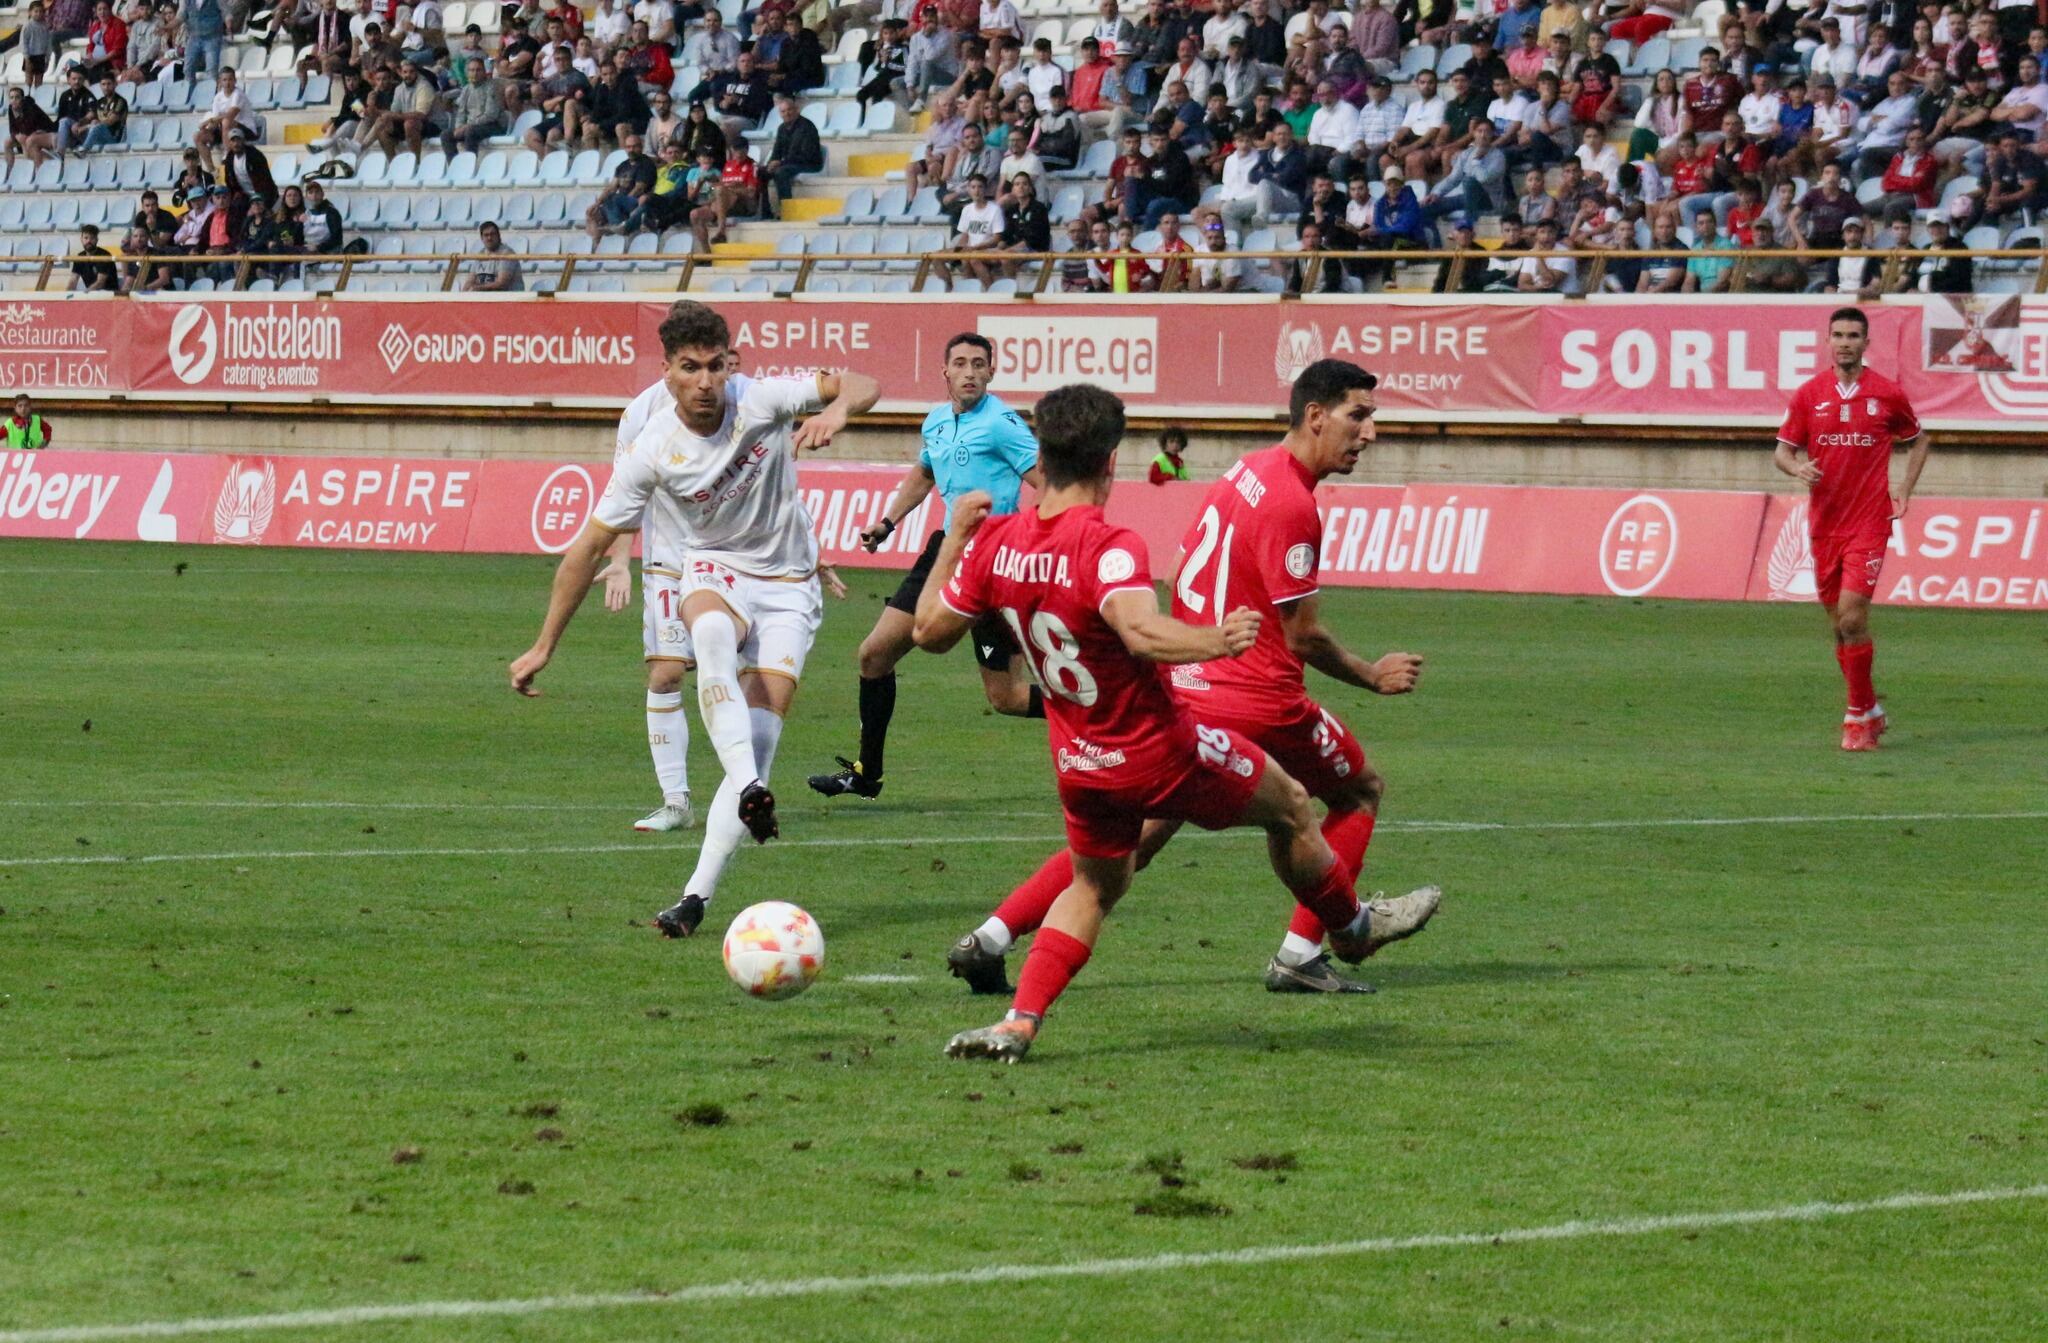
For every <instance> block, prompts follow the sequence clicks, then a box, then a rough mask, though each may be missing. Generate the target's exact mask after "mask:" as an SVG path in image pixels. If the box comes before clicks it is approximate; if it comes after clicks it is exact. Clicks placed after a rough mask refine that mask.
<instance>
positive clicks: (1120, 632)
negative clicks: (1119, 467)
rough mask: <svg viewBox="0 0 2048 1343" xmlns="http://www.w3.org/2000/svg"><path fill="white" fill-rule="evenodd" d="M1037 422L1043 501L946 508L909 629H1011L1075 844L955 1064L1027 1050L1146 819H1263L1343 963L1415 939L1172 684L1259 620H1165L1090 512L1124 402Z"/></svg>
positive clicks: (1132, 548)
mask: <svg viewBox="0 0 2048 1343" xmlns="http://www.w3.org/2000/svg"><path fill="white" fill-rule="evenodd" d="M1037 421H1038V424H1037V428H1038V440H1039V466H1040V469H1041V470H1042V471H1043V472H1044V477H1045V485H1046V489H1045V493H1044V494H1043V495H1042V496H1041V497H1040V499H1039V502H1038V503H1037V505H1036V506H1035V507H1034V508H1031V509H1028V510H1026V511H1024V512H1021V513H1015V514H1011V515H1010V516H1008V517H1002V518H995V519H990V518H989V517H988V502H989V501H988V498H987V496H986V495H981V494H968V495H964V496H962V497H961V499H960V500H958V501H957V502H955V504H954V506H953V526H952V530H951V531H949V532H948V533H947V536H946V541H945V544H944V546H943V547H942V548H941V549H940V551H939V556H938V560H937V561H936V563H935V564H934V565H933V568H932V573H931V577H930V578H929V579H928V580H926V583H925V589H924V592H923V594H922V595H921V596H920V597H919V599H918V604H917V618H916V623H915V627H914V631H913V634H914V637H915V639H916V641H917V643H918V646H919V647H921V648H926V649H930V650H932V651H935V652H944V651H945V650H946V649H947V648H948V647H950V646H951V645H952V644H954V643H956V642H958V640H959V639H960V638H961V636H963V635H964V634H966V633H967V632H968V631H969V630H970V629H971V628H973V626H974V623H975V621H977V620H979V619H981V618H982V617H983V616H986V615H989V614H991V613H995V614H999V615H1001V617H1002V618H1003V619H1004V620H1005V621H1006V622H1008V623H1009V625H1010V627H1011V632H1012V633H1013V634H1014V635H1016V636H1017V642H1018V644H1019V645H1020V646H1021V647H1022V648H1023V649H1024V655H1025V659H1026V661H1027V662H1028V663H1029V664H1030V666H1031V669H1032V671H1033V672H1034V673H1035V674H1036V675H1037V677H1038V679H1039V683H1040V685H1041V686H1042V687H1043V688H1044V691H1045V709H1046V719H1047V729H1048V735H1049V738H1050V745H1051V748H1052V755H1053V761H1054V765H1055V768H1056V770H1057V772H1058V778H1059V792H1060V805H1061V808H1062V810H1063V811H1064V812H1065V815H1066V829H1067V846H1068V848H1069V849H1071V850H1072V851H1073V854H1074V864H1073V866H1074V874H1073V880H1072V883H1071V884H1070V885H1069V886H1068V887H1067V888H1066V890H1064V891H1063V892H1061V894H1060V896H1059V898H1058V899H1056V900H1055V901H1054V902H1053V904H1052V908H1051V910H1050V911H1049V912H1048V913H1047V915H1046V918H1045V924H1044V926H1043V927H1042V928H1041V929H1040V930H1039V933H1038V936H1037V938H1036V939H1035V940H1034V941H1033V942H1032V944H1031V954H1030V956H1029V957H1027V958H1026V960H1025V962H1024V971H1023V973H1022V974H1021V975H1019V976H1018V984H1017V997H1016V1000H1015V1002H1014V1003H1013V1004H1012V1006H1011V1009H1010V1012H1009V1013H1008V1015H1006V1016H1005V1017H1004V1018H1003V1020H1002V1021H1000V1022H998V1023H996V1024H995V1025H993V1026H989V1027H985V1028H983V1029H981V1030H973V1031H965V1032H963V1033H961V1034H959V1035H957V1036H955V1037H953V1040H952V1042H951V1043H950V1044H948V1045H947V1046H946V1052H947V1053H948V1054H950V1055H952V1056H953V1057H956V1058H995V1059H1003V1060H1006V1061H1015V1060H1017V1059H1020V1058H1022V1057H1023V1056H1024V1054H1025V1052H1026V1051H1027V1050H1029V1049H1030V1047H1031V1042H1032V1040H1033V1039H1034V1038H1035V1037H1036V1036H1037V1033H1038V1027H1039V1023H1040V1022H1041V1021H1042V1020H1043V1019H1044V1016H1045V1012H1046V1009H1047V1008H1048V1007H1050V1006H1051V1004H1052V1002H1053V1000H1054V999H1056V998H1058V997H1059V995H1060V993H1061V992H1062V991H1063V990H1064V989H1065V988H1066V986H1067V984H1068V982H1069V981H1071V980H1072V979H1073V977H1074V975H1075V974H1076V973H1078V972H1079V971H1080V969H1081V967H1082V966H1083V965H1086V964H1087V962H1088V957H1089V954H1090V952H1091V951H1092V950H1093V948H1094V945H1095V939H1096V936H1097V934H1098V933H1099V932H1100V931H1101V927H1102V920H1103V917H1104V916H1105V915H1106V914H1107V913H1108V912H1109V909H1110V907H1111V906H1112V905H1114V904H1115V903H1116V902H1117V900H1118V898H1119V897H1121V896H1122V895H1123V893H1124V891H1125V889H1126V888H1127V887H1128V886H1129V885H1130V880H1131V873H1132V870H1133V866H1134V862H1135V858H1136V854H1137V849H1138V839H1139V834H1140V832H1141V830H1142V828H1143V826H1144V822H1145V818H1146V817H1159V818H1161V819H1164V820H1173V821H1193V822H1194V823H1195V824H1197V825H1200V826H1202V827H1204V828H1205V829H1212V830H1216V829H1223V828H1226V827H1229V826H1237V825H1244V826H1257V827H1260V828H1262V829H1264V830H1265V831H1266V833H1267V837H1268V844H1269V848H1270V850H1271V853H1272V859H1273V868H1274V871H1275V872H1277V873H1278V874H1279V875H1280V878H1281V880H1282V881H1284V882H1285V883H1286V884H1287V886H1288V888H1289V889H1290V890H1292V891H1293V892H1294V893H1295V897H1296V898H1297V899H1298V900H1300V901H1301V902H1302V903H1303V904H1306V905H1308V906H1309V907H1310V908H1311V909H1314V910H1315V911H1316V912H1317V915H1318V916H1319V917H1320V918H1321V919H1322V920H1323V921H1324V923H1325V924H1326V925H1327V926H1328V928H1329V930H1330V931H1329V938H1330V946H1331V949H1332V950H1333V951H1334V952H1335V953H1336V954H1337V955H1338V956H1339V957H1340V958H1342V959H1344V960H1346V961H1350V962H1356V961H1359V960H1362V959H1364V958H1365V957H1366V956H1368V955H1370V954H1371V953H1372V952H1373V951H1374V950H1376V949H1377V948H1378V947H1379V946H1380V945H1381V944H1383V943H1385V942H1387V941H1391V940H1393V938H1395V937H1398V936H1405V935H1407V933H1408V932H1410V931H1412V929H1405V928H1402V927H1399V926H1394V925H1392V924H1382V923H1381V922H1380V921H1378V920H1371V919H1369V916H1368V914H1367V912H1366V911H1365V910H1364V909H1362V908H1361V907H1360V906H1359V903H1358V898H1357V896H1356V895H1355V894H1354V893H1353V891H1352V884H1351V877H1350V874H1349V873H1348V872H1347V871H1346V870H1345V868H1344V865H1343V864H1342V863H1340V862H1339V861H1338V860H1337V856H1336V855H1335V854H1334V853H1332V852H1331V850H1330V846H1329V844H1328V843H1327V842H1326V841H1325V840H1324V839H1323V836H1322V833H1321V831H1320V830H1319V829H1318V828H1317V826H1316V820H1315V813H1314V810H1313V809H1312V808H1311V807H1310V805H1309V798H1308V793H1307V792H1306V791H1305V790H1304V789H1303V788H1302V786H1301V785H1300V784H1298V783H1296V782H1295V781H1294V779H1293V778H1292V777H1290V776H1289V775H1288V774H1287V772H1286V771H1285V770H1284V769H1282V768H1281V767H1279V766H1278V765H1275V764H1272V763H1271V762H1270V761H1268V759H1267V758H1266V754H1265V752H1263V751H1261V750H1260V749H1259V748H1258V747H1257V746H1256V745H1254V744H1253V743H1252V742H1251V741H1250V740H1248V739H1247V738H1245V737H1243V736H1240V735H1239V734H1237V733H1235V732H1232V731H1230V730H1229V729H1227V728H1217V727H1210V726H1208V725H1206V724H1202V723H1199V722H1197V721H1196V719H1195V718H1194V717H1193V716H1191V715H1190V714H1189V713H1188V711H1187V709H1186V708H1185V707H1183V706H1182V705H1181V704H1180V702H1179V701H1177V700H1176V699H1175V698H1174V697H1173V695H1172V693H1171V692H1170V691H1169V689H1168V686H1167V674H1166V666H1167V665H1170V664H1179V663H1188V662H1210V661H1215V660H1220V659H1225V658H1231V657H1236V656H1239V655H1240V654H1242V653H1244V652H1245V650H1247V649H1248V648H1250V647H1251V646H1252V645H1253V644H1254V643H1255V642H1256V641H1257V639H1258V633H1259V626H1260V624H1261V620H1260V617H1259V615H1258V613H1257V612H1255V611H1252V610H1250V609H1248V608H1240V609H1238V610H1234V611H1232V612H1230V613H1229V614H1228V615H1226V616H1225V617H1224V618H1223V620H1222V621H1221V622H1219V623H1217V624H1212V625H1203V626H1196V625H1187V624H1183V623H1182V622H1180V621H1178V620H1175V619H1173V618H1172V617H1170V616H1165V615H1162V614H1160V612H1159V606H1158V599H1157V597H1156V596H1155V595H1154V593H1153V591H1152V576H1151V572H1150V563H1149V560H1148V557H1147V556H1146V553H1145V544H1144V542H1143V540H1141V539H1140V538H1139V536H1138V535H1137V534H1136V533H1135V532H1132V531H1130V530H1129V529H1127V528H1123V527H1115V526H1112V525H1110V524H1109V523H1108V522H1107V521H1106V520H1104V518H1103V516H1102V505H1103V504H1104V503H1105V502H1106V501H1107V500H1108V498H1109V494H1110V488H1111V486H1112V484H1113V483H1114V481H1115V479H1116V449H1117V443H1118V441H1119V440H1120V439H1121V438H1122V436H1123V428H1124V411H1123V403H1122V402H1120V401H1118V400H1117V399H1116V398H1115V397H1114V396H1112V395H1110V394H1109V393H1108V392H1105V391H1103V390H1102V389H1100V388H1098V387H1090V386H1086V385H1076V386H1069V387H1062V388H1060V389H1058V390H1057V391H1054V392H1052V393H1051V394H1049V395H1048V396H1047V397H1046V398H1045V399H1044V400H1042V401H1040V402H1039V403H1038V410H1037ZM956 571H957V572H956Z"/></svg>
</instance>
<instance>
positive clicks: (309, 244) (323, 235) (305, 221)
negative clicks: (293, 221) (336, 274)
mask: <svg viewBox="0 0 2048 1343" xmlns="http://www.w3.org/2000/svg"><path fill="white" fill-rule="evenodd" d="M305 189H306V213H305V215H304V217H302V218H301V219H300V221H299V227H300V230H301V232H302V233H303V234H304V236H305V240H306V250H307V251H309V252H318V253H323V254H325V253H333V252H339V251H340V250H341V247H342V241H343V240H342V234H341V211H340V210H337V209H336V208H335V207H334V202H333V201H331V200H329V199H327V188H326V187H324V186H322V185H321V184H320V183H319V182H318V181H312V182H307V183H306V184H305Z"/></svg>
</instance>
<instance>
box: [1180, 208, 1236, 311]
mask: <svg viewBox="0 0 2048 1343" xmlns="http://www.w3.org/2000/svg"><path fill="white" fill-rule="evenodd" d="M1192 265H1193V277H1194V287H1195V288H1196V289H1197V290H1199V291H1201V292H1202V293H1205V294H1231V293H1235V292H1237V291H1238V290H1239V289H1241V288H1243V287H1244V266H1245V263H1244V258H1243V257H1240V256H1237V255H1235V254H1233V253H1232V252H1231V250H1230V235H1229V233H1228V232H1227V231H1226V230H1225V228H1224V225H1223V220H1222V219H1220V218H1219V217H1217V216H1216V215H1213V214H1212V215H1209V216H1208V217H1207V218H1205V219H1203V221H1202V242H1201V246H1200V247H1198V248H1197V249H1196V250H1195V258H1194V261H1193V263H1192Z"/></svg>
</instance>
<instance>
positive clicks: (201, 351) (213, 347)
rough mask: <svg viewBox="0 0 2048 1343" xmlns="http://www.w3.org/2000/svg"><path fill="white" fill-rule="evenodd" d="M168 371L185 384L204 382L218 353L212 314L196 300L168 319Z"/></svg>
mask: <svg viewBox="0 0 2048 1343" xmlns="http://www.w3.org/2000/svg"><path fill="white" fill-rule="evenodd" d="M165 350H166V353H168V354H169V355H170V359H171V372H172V373H174V374H176V375H177V378H178V381H179V382H182V383H184V384H185V385H186V386H188V387H189V386H191V385H192V384H194V383H200V382H204V381H206V375H207V374H209V373H211V372H213V364H214V360H215V359H217V358H218V357H219V355H220V332H219V330H218V329H217V328H215V326H214V324H213V314H212V313H210V312H208V311H207V310H206V309H205V308H204V307H202V306H201V305H199V304H197V303H187V304H186V305H185V306H184V307H182V308H180V309H178V315H177V316H176V317H173V318H172V319H171V338H170V340H169V342H168V343H167V344H166V347H165Z"/></svg>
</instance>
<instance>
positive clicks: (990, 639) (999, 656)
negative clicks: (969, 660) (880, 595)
mask: <svg viewBox="0 0 2048 1343" xmlns="http://www.w3.org/2000/svg"><path fill="white" fill-rule="evenodd" d="M945 539H946V533H945V532H944V531H943V530H940V531H936V532H933V533H932V539H931V540H929V541H927V542H925V543H924V550H923V551H921V552H920V553H919V554H918V557H917V561H916V563H914V564H912V565H911V566H910V572H909V573H907V574H905V575H903V581H902V582H901V583H899V584H897V586H896V594H895V595H894V596H892V597H891V598H889V603H888V605H889V609H890V610H892V611H901V612H902V613H903V614H905V615H907V616H914V615H916V614H917V598H918V594H919V593H921V592H923V591H924V581H925V579H927V578H929V577H931V572H932V566H933V565H934V564H936V563H938V560H939V546H940V545H941V544H942V543H943V542H944V541H945ZM1022 651H1023V650H1021V649H1019V648H1018V647H1017V640H1016V639H1015V638H1013V637H1012V636H1011V634H1010V626H1009V624H1008V623H1007V622H1006V621H1004V619H1003V618H1002V617H1001V616H999V615H996V614H994V613H993V612H991V613H990V614H988V615H985V616H983V617H982V618H981V619H980V620H979V621H977V622H975V626H974V660H975V661H976V662H979V663H980V664H981V665H982V666H984V667H986V668H988V670H990V671H998V672H1006V671H1008V670H1010V659H1011V658H1013V657H1015V656H1017V654H1018V653H1020V652H1022Z"/></svg>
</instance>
